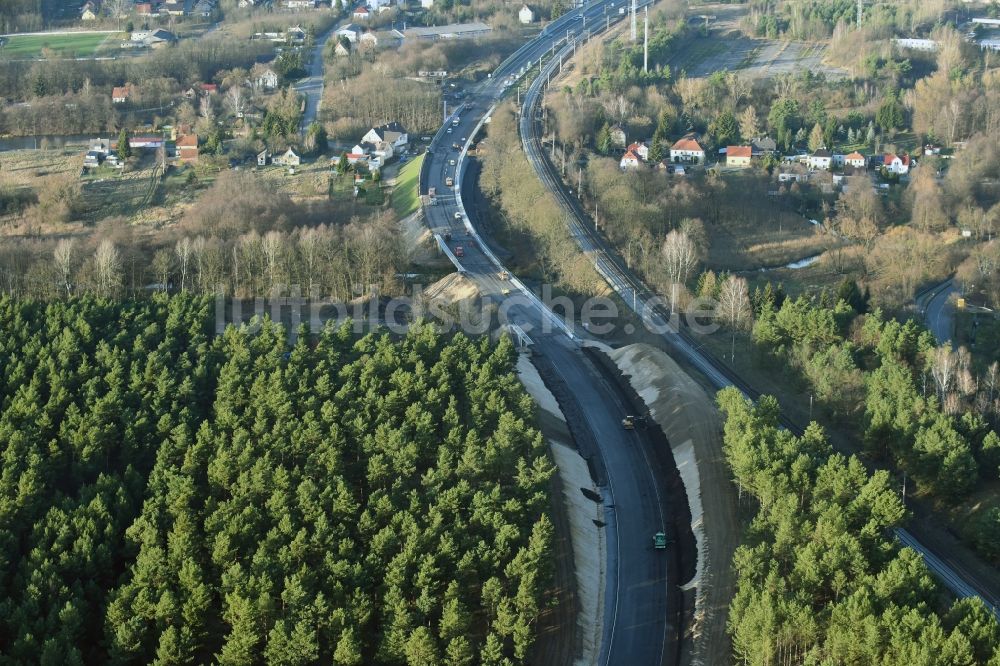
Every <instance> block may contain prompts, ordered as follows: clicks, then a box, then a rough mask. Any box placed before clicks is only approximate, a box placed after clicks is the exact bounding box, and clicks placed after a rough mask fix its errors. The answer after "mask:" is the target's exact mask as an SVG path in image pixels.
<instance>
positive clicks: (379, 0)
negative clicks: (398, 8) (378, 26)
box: [365, 0, 391, 12]
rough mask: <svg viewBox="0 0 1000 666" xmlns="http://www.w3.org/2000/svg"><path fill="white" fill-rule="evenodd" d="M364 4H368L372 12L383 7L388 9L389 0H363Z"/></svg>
mask: <svg viewBox="0 0 1000 666" xmlns="http://www.w3.org/2000/svg"><path fill="white" fill-rule="evenodd" d="M365 4H366V5H368V9H370V10H372V11H373V12H382V11H384V10H385V9H389V8H390V7H389V6H390V4H391V2H390V0H365Z"/></svg>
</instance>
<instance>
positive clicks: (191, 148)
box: [176, 134, 198, 163]
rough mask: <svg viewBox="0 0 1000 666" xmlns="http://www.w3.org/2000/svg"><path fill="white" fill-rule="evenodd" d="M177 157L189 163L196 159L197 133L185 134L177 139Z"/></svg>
mask: <svg viewBox="0 0 1000 666" xmlns="http://www.w3.org/2000/svg"><path fill="white" fill-rule="evenodd" d="M176 146H177V159H179V160H180V161H181V162H185V163H191V162H197V161H198V135H197V134H186V135H184V136H182V137H180V138H178V139H177V143H176Z"/></svg>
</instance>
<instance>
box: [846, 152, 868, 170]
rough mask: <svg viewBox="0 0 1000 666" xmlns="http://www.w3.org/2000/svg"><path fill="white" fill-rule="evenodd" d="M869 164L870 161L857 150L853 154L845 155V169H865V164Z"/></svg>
mask: <svg viewBox="0 0 1000 666" xmlns="http://www.w3.org/2000/svg"><path fill="white" fill-rule="evenodd" d="M867 162H868V160H867V159H865V156H864V155H862V154H861V153H859V152H858V151H856V150H855V151H854V152H853V153H848V154H846V155H844V166H845V167H854V168H855V169H864V168H865V164H867Z"/></svg>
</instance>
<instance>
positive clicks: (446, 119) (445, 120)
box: [441, 100, 448, 122]
mask: <svg viewBox="0 0 1000 666" xmlns="http://www.w3.org/2000/svg"><path fill="white" fill-rule="evenodd" d="M441 122H448V100H444V118H442V119H441Z"/></svg>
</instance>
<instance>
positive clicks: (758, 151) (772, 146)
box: [750, 136, 778, 157]
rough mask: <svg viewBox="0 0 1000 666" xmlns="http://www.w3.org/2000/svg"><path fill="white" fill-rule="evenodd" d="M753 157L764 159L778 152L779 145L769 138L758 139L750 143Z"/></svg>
mask: <svg viewBox="0 0 1000 666" xmlns="http://www.w3.org/2000/svg"><path fill="white" fill-rule="evenodd" d="M750 149H751V155H752V156H753V157H763V156H764V155H773V154H774V153H776V152H778V143H777V142H776V141H775V140H774V139H772V138H771V137H769V136H764V137H758V138H756V139H754V140H753V141H751V142H750Z"/></svg>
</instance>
